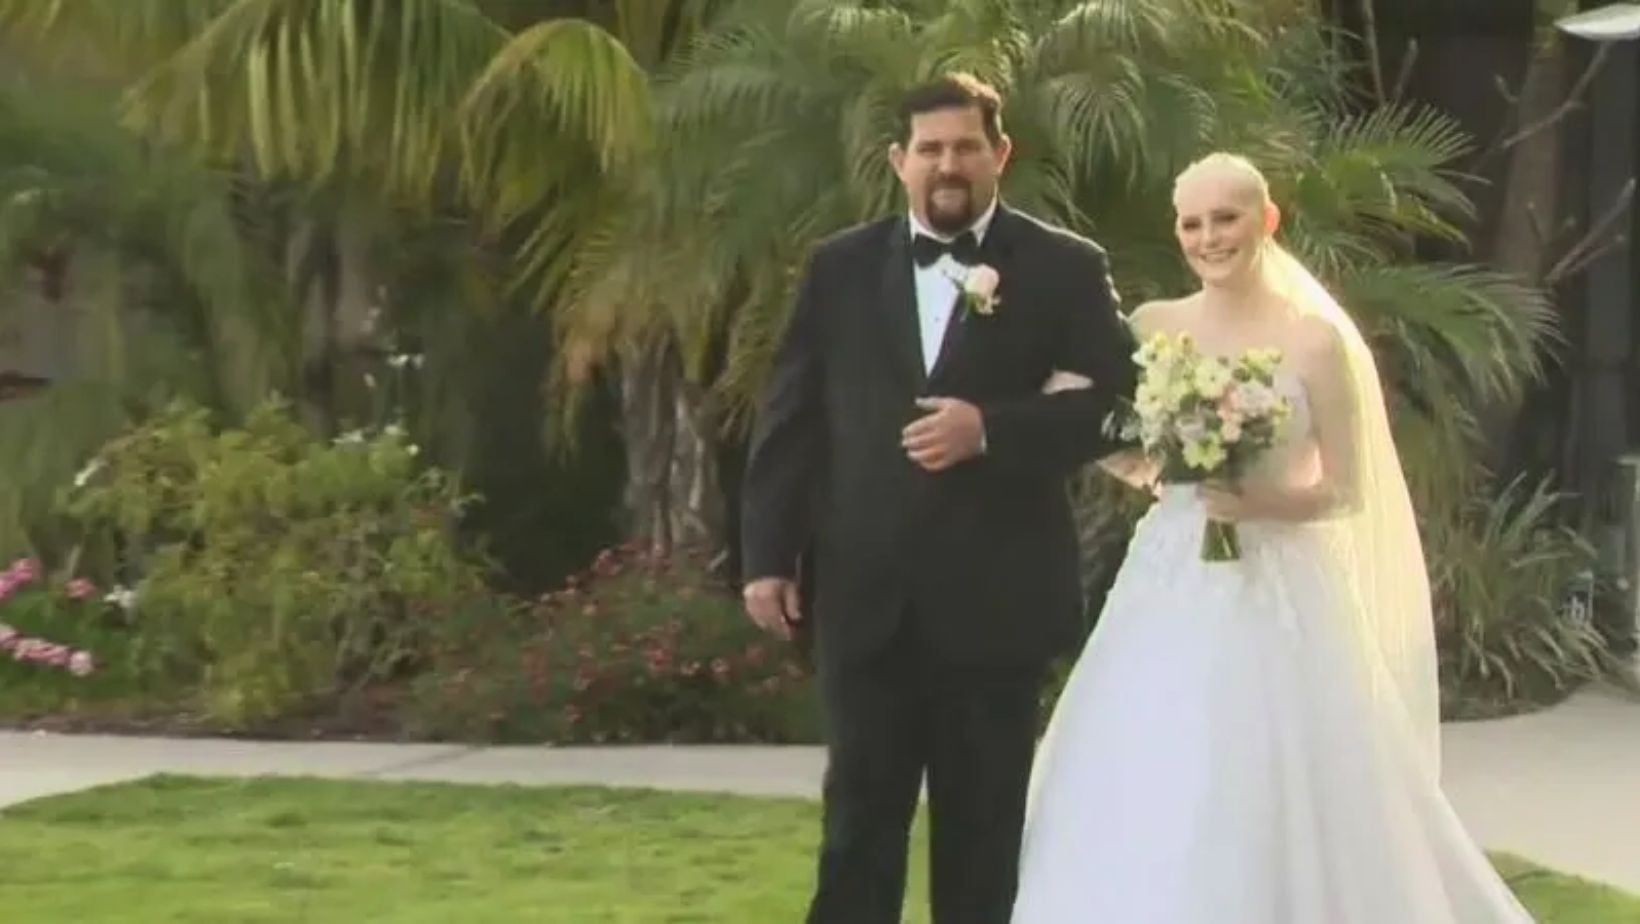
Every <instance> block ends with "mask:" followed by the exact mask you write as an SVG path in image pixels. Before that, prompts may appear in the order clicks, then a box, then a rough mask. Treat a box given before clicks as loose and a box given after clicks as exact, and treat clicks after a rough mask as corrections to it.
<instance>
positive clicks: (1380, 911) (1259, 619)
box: [1013, 154, 1531, 924]
mask: <svg viewBox="0 0 1640 924" xmlns="http://www.w3.org/2000/svg"><path fill="white" fill-rule="evenodd" d="M1174 204H1175V207H1176V211H1177V213H1178V214H1177V224H1176V230H1177V233H1178V237H1179V241H1180V245H1181V247H1182V249H1183V250H1184V253H1185V256H1186V258H1187V260H1188V261H1189V263H1190V265H1191V267H1192V268H1193V269H1194V270H1195V271H1196V273H1197V274H1198V275H1199V276H1200V277H1201V281H1202V289H1201V291H1199V292H1198V293H1196V294H1195V295H1192V296H1190V297H1188V298H1185V299H1181V300H1179V301H1174V302H1156V303H1151V304H1148V305H1145V306H1142V307H1141V308H1140V309H1139V310H1138V311H1137V312H1135V315H1134V323H1135V325H1136V326H1137V327H1138V328H1139V331H1138V333H1139V334H1140V336H1141V337H1144V336H1148V335H1150V334H1153V333H1156V332H1158V331H1168V332H1179V331H1189V332H1190V333H1191V334H1192V335H1193V337H1194V338H1195V341H1196V345H1197V348H1198V349H1199V350H1201V351H1202V352H1204V353H1208V354H1215V355H1235V354H1240V353H1241V352H1243V351H1244V350H1246V349H1249V348H1252V347H1276V348H1278V349H1280V350H1281V351H1282V354H1283V365H1282V368H1281V370H1280V372H1279V374H1278V383H1279V384H1280V386H1281V388H1282V389H1283V391H1284V392H1285V393H1286V394H1287V395H1288V396H1289V397H1290V398H1291V400H1292V402H1293V406H1294V413H1293V415H1292V417H1291V418H1290V419H1289V422H1288V424H1287V427H1286V430H1285V431H1284V436H1283V438H1282V440H1281V442H1280V443H1279V444H1278V446H1277V447H1276V448H1275V449H1273V450H1271V452H1270V453H1269V455H1268V456H1267V457H1266V458H1265V459H1263V460H1262V461H1261V465H1260V466H1259V471H1258V472H1256V473H1255V474H1254V475H1253V476H1251V477H1250V478H1248V479H1247V480H1246V481H1244V482H1243V484H1242V485H1240V486H1239V489H1238V490H1237V491H1236V492H1235V493H1231V492H1230V491H1227V490H1223V489H1222V488H1218V487H1213V486H1204V487H1197V486H1187V485H1164V486H1162V487H1161V488H1160V491H1159V493H1160V497H1159V499H1158V501H1157V503H1156V504H1155V506H1154V507H1152V509H1151V510H1150V511H1149V512H1148V513H1147V514H1146V515H1145V517H1144V519H1143V520H1142V521H1141V522H1140V524H1139V525H1138V528H1137V530H1136V532H1135V534H1134V537H1133V540H1132V544H1131V546H1130V548H1129V551H1128V556H1127V560H1126V561H1125V562H1124V564H1123V566H1122V569H1121V572H1120V573H1119V574H1118V576H1117V578H1116V582H1115V585H1114V586H1113V587H1112V589H1111V592H1110V594H1109V596H1108V598H1107V602H1106V606H1105V610H1104V614H1103V615H1102V617H1101V618H1100V621H1099V623H1098V626H1097V628H1096V629H1095V631H1094V633H1093V635H1092V637H1091V638H1090V640H1089V642H1088V644H1087V647H1086V648H1085V650H1084V651H1083V653H1082V656H1081V659H1080V660H1079V661H1078V663H1077V665H1076V667H1075V670H1074V671H1073V673H1072V675H1071V677H1070V679H1069V681H1068V683H1067V685H1066V687H1065V690H1064V692H1063V694H1062V695H1061V698H1060V701H1059V704H1058V706H1057V708H1056V710H1055V712H1054V716H1053V719H1052V721H1051V723H1050V725H1049V728H1048V732H1047V735H1046V737H1045V738H1044V740H1043V744H1042V747H1041V750H1040V751H1039V753H1038V757H1037V764H1036V768H1035V770H1034V772H1033V778H1032V791H1031V799H1030V807H1029V809H1028V817H1027V822H1026V832H1025V841H1024V847H1023V852H1022V855H1021V868H1020V879H1019V891H1018V897H1017V900H1016V902H1015V905H1014V912H1013V921H1014V922H1015V924H1106V922H1108V924H1494V922H1521V921H1530V920H1531V917H1530V915H1529V914H1528V913H1527V912H1526V910H1525V909H1524V908H1523V907H1522V906H1521V905H1520V903H1519V902H1518V901H1517V900H1516V899H1515V897H1514V895H1513V894H1512V893H1511V892H1510V890H1509V889H1508V887H1507V886H1506V885H1505V884H1504V882H1503V881H1502V879H1501V878H1500V877H1499V876H1498V874H1497V873H1496V872H1495V871H1494V870H1493V869H1492V867H1491V866H1490V864H1489V863H1488V862H1487V859H1486V857H1485V855H1484V854H1483V853H1482V851H1481V850H1480V848H1479V847H1477V846H1476V844H1475V843H1474V842H1473V841H1472V840H1471V839H1470V837H1469V836H1468V834H1467V833H1466V832H1465V830H1464V829H1463V826H1462V825H1461V823H1460V822H1459V820H1458V818H1457V817H1456V815H1455V814H1454V813H1453V811H1452V808H1451V807H1450V805H1449V804H1448V803H1447V801H1446V798H1445V796H1444V795H1443V794H1442V792H1441V789H1440V782H1439V776H1440V771H1439V718H1438V689H1437V683H1436V676H1435V652H1434V642H1433V630H1432V628H1431V619H1430V607H1429V588H1428V580H1427V577H1426V574H1425V570H1424V562H1423V557H1422V551H1421V548H1420V545H1419V539H1418V534H1417V530H1416V527H1415V525H1414V521H1413V517H1412V509H1411V505H1410V503H1409V502H1408V498H1407V490H1406V484H1405V481H1404V478H1403V476H1402V474H1401V470H1400V466H1399V462H1398V460H1397V458H1396V455H1395V447H1394V444H1393V442H1392V440H1391V437H1390V433H1389V427H1388V423H1387V420H1386V418H1385V411H1384V405H1383V399H1382V393H1381V391H1380V385H1379V381H1378V375H1377V372H1376V370H1375V368H1374V365H1373V360H1372V356H1371V353H1370V352H1369V351H1368V349H1367V347H1366V345H1365V343H1364V342H1363V341H1362V339H1361V336H1360V334H1359V332H1358V331H1357V330H1356V328H1355V326H1354V324H1353V323H1352V322H1351V321H1350V319H1349V318H1348V316H1347V315H1346V314H1345V313H1344V312H1343V311H1342V309H1340V308H1339V307H1338V305H1337V304H1336V302H1334V301H1333V300H1332V299H1331V298H1330V297H1329V296H1328V295H1327V293H1326V291H1325V290H1324V289H1322V288H1321V286H1320V285H1319V284H1317V283H1316V281H1315V279H1314V278H1313V277H1312V276H1311V275H1310V274H1309V273H1308V272H1307V271H1306V270H1304V269H1303V267H1302V266H1300V265H1299V264H1298V263H1297V262H1296V261H1294V260H1293V258H1292V257H1291V256H1290V255H1288V254H1287V253H1286V251H1285V250H1283V249H1282V248H1280V247H1279V246H1277V245H1276V244H1275V243H1274V240H1273V238H1272V235H1273V233H1274V231H1275V229H1276V225H1277V224H1278V222H1279V213H1278V212H1277V210H1276V208H1275V206H1274V205H1273V204H1272V203H1271V201H1270V198H1269V192H1268V188H1267V186H1266V184H1265V181H1264V178H1263V176H1262V175H1261V174H1260V173H1259V172H1258V170H1257V169H1256V168H1254V167H1253V166H1252V164H1250V163H1248V162H1247V161H1246V160H1244V159H1242V158H1239V157H1235V156H1232V155H1224V154H1217V155H1212V156H1210V157H1208V158H1205V159H1204V160H1202V161H1200V162H1198V163H1197V164H1195V165H1192V166H1191V167H1190V168H1189V169H1188V170H1186V171H1185V172H1184V173H1183V174H1181V175H1180V177H1179V180H1178V183H1177V185H1176V186H1175V194H1174ZM1078 384H1080V383H1078ZM1054 387H1057V386H1054ZM1073 387H1074V386H1073ZM1110 467H1112V468H1113V470H1114V469H1117V468H1121V466H1110ZM1124 476H1125V477H1128V478H1130V480H1134V479H1135V468H1134V467H1133V466H1127V467H1126V470H1125V472H1124ZM1138 480H1143V479H1142V476H1139V479H1138ZM1210 514H1211V515H1214V516H1215V517H1216V518H1218V519H1223V520H1233V521H1237V522H1238V523H1239V526H1238V529H1239V531H1240V533H1241V546H1242V556H1243V557H1242V559H1241V560H1239V561H1234V562H1226V563H1211V562H1204V561H1203V560H1202V559H1201V539H1202V528H1203V523H1204V520H1205V518H1206V517H1207V516H1209V515H1210Z"/></svg>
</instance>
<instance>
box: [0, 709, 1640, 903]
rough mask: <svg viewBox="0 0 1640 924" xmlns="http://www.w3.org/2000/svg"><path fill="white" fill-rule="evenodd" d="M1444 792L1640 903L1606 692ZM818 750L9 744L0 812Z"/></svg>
mask: <svg viewBox="0 0 1640 924" xmlns="http://www.w3.org/2000/svg"><path fill="white" fill-rule="evenodd" d="M1446 753H1447V760H1446V780H1447V789H1448V792H1449V793H1450V794H1451V797H1452V801H1453V804H1454V805H1455V806H1456V808H1457V810H1458V813H1459V814H1460V815H1461V816H1462V817H1463V819H1464V821H1465V822H1466V823H1467V824H1468V825H1469V827H1470V830H1471V831H1473V832H1474V834H1475V835H1476V837H1477V838H1479V839H1480V840H1481V841H1482V842H1483V843H1484V844H1486V845H1487V846H1488V847H1490V848H1495V849H1502V850H1509V851H1512V852H1515V853H1519V854H1521V855H1523V856H1527V857H1530V858H1532V859H1534V860H1536V861H1538V862H1541V863H1544V864H1547V865H1549V866H1552V867H1555V868H1557V869H1561V870H1564V871H1567V872H1572V873H1577V874H1580V875H1583V876H1588V877H1590V878H1593V879H1599V880H1602V881H1605V882H1610V883H1612V884H1614V885H1618V886H1621V887H1623V888H1626V889H1628V890H1631V891H1634V892H1640V705H1637V704H1636V703H1635V701H1634V700H1632V699H1631V698H1628V697H1627V696H1626V694H1619V693H1616V692H1613V691H1610V690H1606V689H1596V690H1591V691H1588V692H1585V693H1582V694H1580V695H1578V696H1577V697H1575V698H1574V699H1573V700H1571V701H1570V702H1568V703H1566V704H1564V705H1561V706H1559V707H1557V708H1555V709H1553V710H1550V711H1548V712H1545V713H1542V714H1539V715H1534V716H1524V717H1520V718H1514V719H1504V720H1500V721H1495V722H1483V723H1464V724H1458V725H1451V726H1448V728H1447V732H1446ZM823 765H824V755H823V754H822V752H821V751H820V750H819V749H817V748H810V747H738V746H728V747H605V748H552V747H482V748H474V747H463V746H453V745H427V744H363V743H359V744H355V743H290V742H253V741H228V740H217V739H163V738H123V737H109V736H96V735H87V736H81V735H45V734H27V733H14V732H0V806H5V805H9V804H15V803H18V802H22V801H25V800H28V799H33V798H37V797H40V796H46V795H51V794H55V793H63V792H71V791H74V790H78V789H83V788H86V787H90V786H97V785H102V784H107V783H115V782H121V781H125V780H131V779H137V778H140V777H143V776H147V775H149V774H152V773H161V772H163V773H183V774H194V775H213V776H257V775H264V774H274V775H295V776H321V777H340V778H350V779H379V780H442V781H450V782H470V783H523V784H543V785H550V784H563V783H590V784H599V785H609V786H642V787H654V788H661V789H676V790H697V791H709V792H732V793H744V794H753V795H791V796H803V797H813V796H815V795H816V794H817V793H818V792H819V784H820V774H821V769H822V767H823Z"/></svg>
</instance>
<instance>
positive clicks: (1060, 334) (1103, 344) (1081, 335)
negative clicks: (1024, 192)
mask: <svg viewBox="0 0 1640 924" xmlns="http://www.w3.org/2000/svg"><path fill="white" fill-rule="evenodd" d="M1071 254H1072V256H1071V257H1070V259H1071V260H1072V261H1073V265H1072V266H1071V267H1069V271H1068V272H1067V274H1066V275H1067V277H1068V282H1067V285H1068V287H1069V288H1068V290H1067V291H1066V293H1065V294H1064V296H1063V297H1062V298H1061V299H1060V300H1059V304H1058V305H1057V306H1056V308H1057V316H1056V318H1055V323H1056V326H1057V330H1056V332H1055V336H1054V344H1055V347H1056V349H1057V350H1058V353H1057V355H1056V356H1055V357H1054V361H1053V369H1054V370H1056V371H1057V372H1061V373H1074V374H1076V375H1078V376H1082V377H1084V378H1087V379H1090V380H1092V382H1093V385H1092V387H1091V388H1063V389H1051V390H1048V391H1046V392H1044V393H1042V394H1037V395H1030V396H1027V397H1022V398H1013V399H1009V400H1005V401H993V402H987V403H986V404H984V405H982V406H981V407H980V412H981V414H982V416H983V419H984V425H985V443H986V448H985V456H984V458H985V459H986V460H988V462H989V464H992V465H995V466H997V467H998V468H1000V469H1005V470H1008V471H1013V472H1020V473H1024V474H1043V475H1064V474H1069V473H1071V472H1072V471H1075V470H1076V469H1077V468H1079V467H1080V466H1082V465H1083V464H1085V463H1086V462H1088V461H1090V460H1092V459H1095V458H1098V457H1100V456H1104V455H1108V454H1109V453H1111V452H1114V451H1115V450H1117V449H1119V448H1121V444H1120V443H1119V442H1118V441H1117V439H1116V437H1115V436H1114V435H1113V434H1112V433H1109V432H1107V427H1106V421H1107V418H1108V417H1109V416H1110V414H1111V413H1112V412H1113V411H1115V410H1117V409H1118V408H1119V407H1120V406H1121V404H1122V402H1124V401H1127V400H1131V399H1132V397H1133V389H1134V384H1135V382H1136V380H1137V377H1138V369H1137V367H1136V366H1135V364H1134V361H1133V353H1134V351H1135V350H1136V349H1137V344H1136V343H1135V341H1134V337H1133V333H1132V331H1131V330H1130V329H1129V328H1128V325H1127V323H1126V322H1125V321H1123V319H1122V317H1121V315H1120V314H1119V313H1118V312H1117V308H1116V305H1117V297H1116V290H1115V287H1114V285H1112V283H1111V278H1110V271H1109V268H1108V267H1107V264H1106V262H1105V258H1104V255H1103V254H1102V253H1100V252H1099V251H1097V250H1094V249H1092V248H1089V249H1085V250H1084V249H1077V250H1074V251H1071Z"/></svg>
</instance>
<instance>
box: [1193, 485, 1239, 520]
mask: <svg viewBox="0 0 1640 924" xmlns="http://www.w3.org/2000/svg"><path fill="white" fill-rule="evenodd" d="M1196 495H1197V496H1198V497H1200V498H1201V499H1202V506H1203V507H1205V508H1206V510H1207V515H1208V516H1209V517H1212V518H1213V519H1215V520H1218V521H1220V522H1223V523H1234V522H1236V521H1238V520H1245V519H1247V514H1248V497H1247V494H1246V492H1245V491H1244V490H1242V489H1240V488H1237V487H1236V486H1234V485H1232V484H1230V483H1229V482H1225V481H1204V482H1202V483H1201V484H1199V485H1197V486H1196Z"/></svg>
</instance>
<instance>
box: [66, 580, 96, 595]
mask: <svg viewBox="0 0 1640 924" xmlns="http://www.w3.org/2000/svg"><path fill="white" fill-rule="evenodd" d="M67 589H68V596H69V598H70V599H72V600H89V599H91V598H92V597H95V596H96V595H97V585H95V584H93V583H91V582H90V581H88V580H86V579H85V578H75V579H74V580H72V581H69V582H68V588H67Z"/></svg>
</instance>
